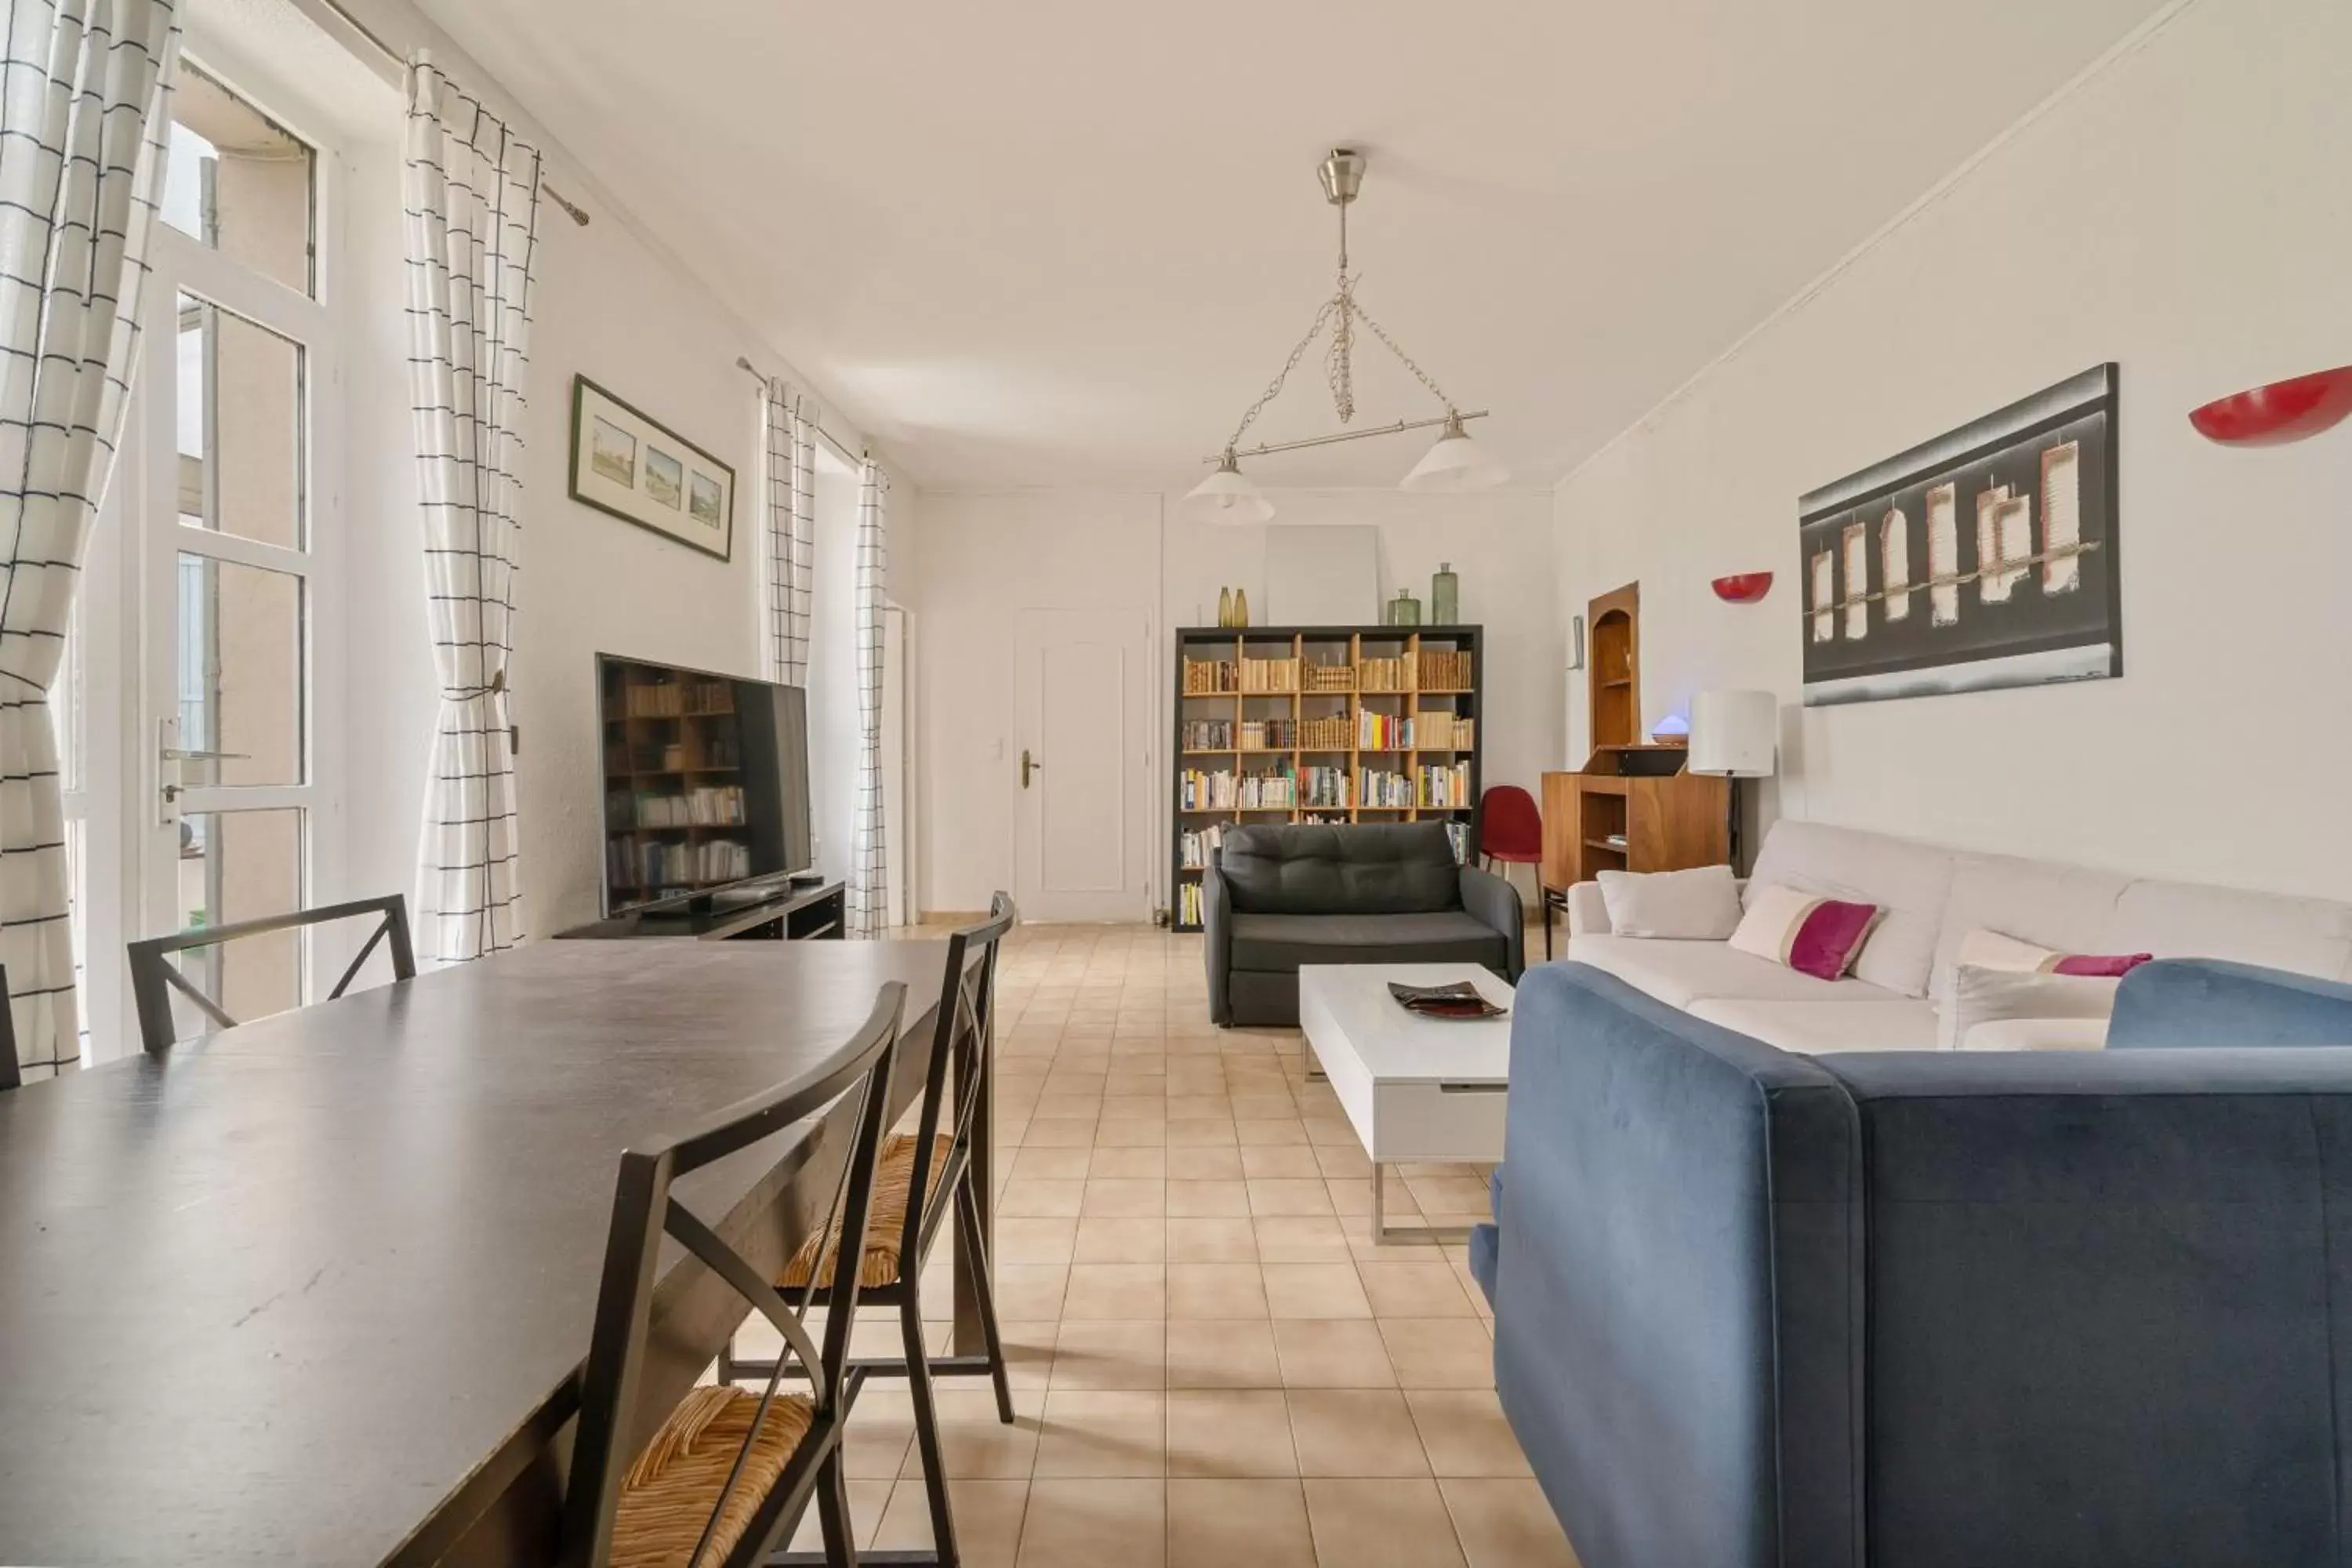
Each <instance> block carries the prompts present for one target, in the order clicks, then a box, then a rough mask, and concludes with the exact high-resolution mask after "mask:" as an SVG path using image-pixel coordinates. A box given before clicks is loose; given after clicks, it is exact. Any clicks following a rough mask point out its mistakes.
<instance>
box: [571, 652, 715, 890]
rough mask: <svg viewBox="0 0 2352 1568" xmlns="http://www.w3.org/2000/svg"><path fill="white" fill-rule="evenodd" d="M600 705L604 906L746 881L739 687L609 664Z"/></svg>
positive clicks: (712, 679) (704, 678) (711, 679)
mask: <svg viewBox="0 0 2352 1568" xmlns="http://www.w3.org/2000/svg"><path fill="white" fill-rule="evenodd" d="M597 701H598V705H599V710H600V713H601V716H602V718H603V721H604V725H603V729H604V735H603V742H602V743H603V746H604V866H605V888H606V890H607V893H608V895H609V900H608V902H609V906H610V907H614V908H617V907H619V906H622V905H625V904H635V903H641V902H643V901H645V900H649V899H656V898H666V897H670V896H674V895H676V894H679V893H691V892H695V891H698V890H699V889H704V888H714V887H719V886H720V885H722V884H724V883H728V882H733V881H740V879H743V878H745V877H748V876H750V875H751V836H752V829H751V826H750V817H749V814H748V812H747V811H746V809H745V801H744V795H743V779H742V763H743V759H742V756H741V755H740V748H741V740H740V728H739V725H738V722H737V719H736V713H735V683H734V682H733V681H731V680H729V679H725V678H724V677H720V676H715V675H696V674H691V673H688V672H686V671H682V670H667V669H660V668H653V667H649V666H645V665H637V664H626V663H621V662H618V661H614V662H609V663H607V664H606V665H605V666H604V680H603V689H602V690H600V691H599V692H598V693H597Z"/></svg>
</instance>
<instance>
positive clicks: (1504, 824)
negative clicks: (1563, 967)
mask: <svg viewBox="0 0 2352 1568" xmlns="http://www.w3.org/2000/svg"><path fill="white" fill-rule="evenodd" d="M1478 854H1479V856H1480V857H1481V858H1483V859H1485V861H1486V869H1488V870H1489V871H1491V870H1493V869H1494V868H1495V862H1496V861H1497V860H1500V861H1502V862H1503V863H1504V864H1505V865H1506V866H1536V867H1540V866H1541V865H1542V864H1543V812H1542V811H1541V810H1540V809H1539V808H1538V806H1537V805H1536V797H1535V796H1533V795H1529V794H1528V792H1527V791H1525V790H1523V789H1521V788H1520V787H1519V786H1518V785H1517V784H1496V785H1495V787H1494V788H1492V789H1490V790H1488V791H1487V792H1486V794H1485V795H1482V796H1480V797H1479V800H1478ZM1503 875H1504V876H1505V877H1506V878H1507V877H1508V876H1509V875H1510V873H1509V872H1508V871H1505V872H1504V873H1503ZM1536 888H1537V890H1538V892H1540V891H1541V890H1542V888H1543V873H1542V872H1541V871H1540V870H1538V872H1537V873H1536ZM1544 935H1545V937H1546V939H1547V940H1549V937H1550V935H1551V932H1550V930H1549V927H1547V928H1546V930H1545V931H1544ZM1544 956H1546V957H1547V958H1549V956H1551V955H1550V952H1549V949H1547V950H1546V952H1545V954H1544Z"/></svg>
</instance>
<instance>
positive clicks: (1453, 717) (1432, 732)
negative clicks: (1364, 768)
mask: <svg viewBox="0 0 2352 1568" xmlns="http://www.w3.org/2000/svg"><path fill="white" fill-rule="evenodd" d="M1472 722H1473V721H1471V720H1468V719H1465V718H1463V717H1461V716H1460V715H1458V714H1454V713H1448V712H1445V711H1444V710H1429V711H1426V712H1421V713H1378V712H1374V711H1373V710H1370V709H1369V708H1367V709H1366V710H1363V711H1362V712H1360V713H1359V714H1357V715H1356V749H1357V750H1358V751H1360V752H1403V751H1411V750H1412V749H1413V748H1414V747H1421V748H1423V749H1424V750H1427V751H1433V752H1447V751H1451V752H1466V751H1468V750H1469V749H1470V736H1471V729H1470V726H1471V724H1472Z"/></svg>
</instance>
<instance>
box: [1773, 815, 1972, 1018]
mask: <svg viewBox="0 0 2352 1568" xmlns="http://www.w3.org/2000/svg"><path fill="white" fill-rule="evenodd" d="M1954 858H1955V857H1954V855H1953V853H1952V851H1950V850H1948V849H1941V848H1937V847H1935V846H1933V845H1928V844H1920V843H1916V842H1915V841H1913V840H1911V839H1907V838H1891V837H1887V836H1886V835H1885V834H1883V833H1863V832H1860V831H1857V830H1856V829H1854V828H1851V827H1832V826H1828V825H1827V824H1825V823H1819V822H1790V821H1787V820H1782V821H1780V822H1776V823H1774V824H1773V825H1772V827H1771V830H1770V831H1769V832H1768V833H1767V834H1766V835H1765V836H1764V847H1763V848H1762V849H1760V850H1759V851H1758V852H1757V856H1756V869H1755V871H1754V873H1753V874H1752V875H1751V876H1750V877H1749V878H1748V890H1749V895H1750V897H1753V896H1754V894H1755V891H1756V890H1757V889H1759V888H1761V887H1764V886H1767V885H1769V884H1774V883H1777V884H1779V885H1780V886H1782V887H1789V888H1800V889H1803V890H1804V891H1806V892H1809V893H1821V894H1824V895H1826V896H1827V897H1830V898H1833V899H1844V900H1851V901H1853V902H1855V903H1865V904H1876V905H1877V906H1878V907H1879V908H1880V909H1882V910H1885V911H1886V913H1885V918H1884V919H1883V920H1881V921H1879V923H1878V927H1877V929H1876V930H1874V931H1872V932H1871V933H1870V940H1869V941H1868V942H1865V943H1864V944H1863V949H1862V956H1861V957H1860V958H1858V959H1856V960H1855V961H1854V966H1853V973H1854V977H1855V978H1856V979H1858V980H1866V981H1868V982H1870V984H1873V985H1877V986H1882V987H1884V988H1885V989H1886V990H1889V991H1899V992H1901V993H1902V994H1904V995H1906V996H1925V995H1926V994H1927V978H1928V971H1929V969H1930V968H1931V967H1932V966H1933V963H1934V961H1935V952H1936V936H1937V931H1938V930H1940V929H1941V922H1942V920H1943V918H1944V906H1945V904H1946V902H1947V901H1948V899H1949V897H1950V894H1951V887H1952V866H1953V861H1954Z"/></svg>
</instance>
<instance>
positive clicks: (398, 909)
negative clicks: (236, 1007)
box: [131, 893, 416, 1051]
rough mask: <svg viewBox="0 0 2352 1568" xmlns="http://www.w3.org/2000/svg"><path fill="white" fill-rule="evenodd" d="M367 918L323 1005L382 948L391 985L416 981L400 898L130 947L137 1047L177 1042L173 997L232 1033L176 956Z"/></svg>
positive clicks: (230, 1022) (231, 1023)
mask: <svg viewBox="0 0 2352 1568" xmlns="http://www.w3.org/2000/svg"><path fill="white" fill-rule="evenodd" d="M365 915H375V916H377V917H379V919H378V923H377V925H376V928H375V930H374V931H373V932H372V933H370V935H369V937H368V939H367V942H366V944H365V945H364V946H362V948H361V949H360V951H359V953H358V955H357V956H356V957H354V958H353V959H352V962H351V963H350V964H349V965H347V966H346V967H345V968H344V970H343V977H342V978H341V980H338V981H336V982H335V988H334V989H333V990H332V991H330V992H328V993H327V1000H328V1001H330V1002H331V1001H333V1000H335V999H336V998H337V997H339V996H341V994H343V993H344V992H345V991H348V990H350V989H351V984H352V981H353V980H355V979H357V978H359V973H360V969H361V967H362V965H364V964H365V963H367V961H368V959H369V958H370V957H371V956H372V955H373V953H374V952H375V950H376V948H377V947H378V946H379V945H383V946H385V947H386V948H387V950H388V952H389V953H390V955H391V959H392V977H393V978H394V980H414V979H415V978H416V952H415V949H414V948H413V947H411V946H410V945H409V941H408V900H405V899H404V898H402V897H401V896H400V895H399V894H398V893H393V894H390V895H388V896H386V897H384V898H381V899H354V900H352V901H351V902H350V903H345V904H326V905H323V906H321V907H320V908H318V909H315V910H295V911H293V912H292V913H291V914H283V915H269V916H266V917H264V918H263V919H260V920H251V921H232V922H230V923H229V924H227V925H223V926H198V927H195V928H194V929H193V930H189V931H181V932H179V933H178V934H177V935H174V936H155V937H148V938H146V939H145V940H144V941H141V942H132V943H131V1000H132V1001H133V1002H135V1003H136V1004H137V1005H138V1008H139V1040H140V1043H141V1044H142V1046H144V1047H146V1048H147V1049H148V1050H151V1051H160V1050H163V1049H164V1048H165V1047H169V1046H170V1045H172V1044H173V1042H174V1041H175V1040H177V1039H178V1038H179V1025H178V1024H177V1023H176V1022H175V1021H174V1020H173V1016H172V994H173V992H174V991H176V992H178V993H179V994H181V995H183V996H185V997H187V998H188V1000H189V1001H191V1002H192V1003H194V1005H195V1008H196V1011H197V1012H199V1013H202V1014H203V1015H204V1016H205V1018H207V1019H208V1020H210V1021H211V1023H212V1025H213V1026H214V1027H215V1028H222V1029H233V1028H235V1027H236V1019H235V1018H232V1017H230V1016H228V1013H227V1011H226V1009H225V1008H223V1007H222V1006H221V1005H220V1003H219V1002H218V1000H216V999H215V998H214V997H211V996H207V995H205V994H204V992H203V991H202V990H200V989H198V988H197V986H196V984H195V983H194V981H192V980H190V979H189V978H188V977H187V976H186V975H185V974H184V973H181V971H180V967H179V965H178V964H176V963H173V962H172V960H173V957H174V956H175V955H177V954H179V953H183V952H194V951H196V950H198V949H201V948H207V947H219V946H222V945H224V944H226V943H228V942H241V941H243V940H245V939H246V938H247V937H257V936H268V935H269V934H270V933H271V932H273V931H294V930H299V929H300V928H303V927H306V926H315V925H325V924H327V923H329V922H330V921H347V920H357V919H359V918H361V917H362V916H365Z"/></svg>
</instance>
